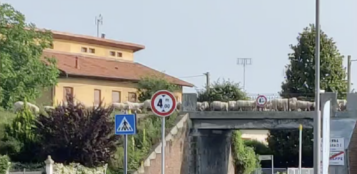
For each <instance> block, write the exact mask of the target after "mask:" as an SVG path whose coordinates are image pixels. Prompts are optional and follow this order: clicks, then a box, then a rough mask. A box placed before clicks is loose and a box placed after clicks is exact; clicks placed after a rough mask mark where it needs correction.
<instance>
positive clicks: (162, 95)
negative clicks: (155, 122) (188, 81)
mask: <svg viewBox="0 0 357 174" xmlns="http://www.w3.org/2000/svg"><path fill="white" fill-rule="evenodd" d="M175 109H176V99H175V96H174V95H173V94H172V93H171V92H169V91H166V90H162V91H157V92H156V93H155V94H154V95H153V96H152V98H151V110H152V112H153V113H154V114H156V115H157V116H160V117H168V116H170V115H171V114H172V113H173V112H175Z"/></svg>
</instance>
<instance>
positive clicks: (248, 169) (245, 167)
mask: <svg viewBox="0 0 357 174" xmlns="http://www.w3.org/2000/svg"><path fill="white" fill-rule="evenodd" d="M232 151H233V158H234V162H235V167H236V170H235V171H236V173H237V174H251V173H252V172H253V171H254V170H256V169H257V168H259V167H260V165H259V159H258V157H257V156H256V155H255V153H254V149H253V148H252V147H248V146H245V145H244V141H243V140H242V138H241V133H240V132H239V131H233V134H232Z"/></svg>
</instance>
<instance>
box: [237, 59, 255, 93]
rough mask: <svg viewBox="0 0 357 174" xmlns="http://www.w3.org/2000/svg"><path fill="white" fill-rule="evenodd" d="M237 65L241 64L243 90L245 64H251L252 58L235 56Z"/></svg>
mask: <svg viewBox="0 0 357 174" xmlns="http://www.w3.org/2000/svg"><path fill="white" fill-rule="evenodd" d="M237 65H242V66H243V90H245V66H246V65H252V58H237Z"/></svg>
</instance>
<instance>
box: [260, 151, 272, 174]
mask: <svg viewBox="0 0 357 174" xmlns="http://www.w3.org/2000/svg"><path fill="white" fill-rule="evenodd" d="M259 160H260V161H268V160H271V173H274V155H259Z"/></svg>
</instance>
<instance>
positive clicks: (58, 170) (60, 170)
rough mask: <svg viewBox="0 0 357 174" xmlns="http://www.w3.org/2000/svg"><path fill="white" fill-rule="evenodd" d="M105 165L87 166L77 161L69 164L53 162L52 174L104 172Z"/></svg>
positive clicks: (93, 173)
mask: <svg viewBox="0 0 357 174" xmlns="http://www.w3.org/2000/svg"><path fill="white" fill-rule="evenodd" d="M105 171H106V166H104V167H96V168H88V167H85V166H82V165H81V164H77V163H70V164H69V165H66V166H65V165H63V164H61V163H55V164H54V165H53V174H72V173H76V174H102V173H105Z"/></svg>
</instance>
